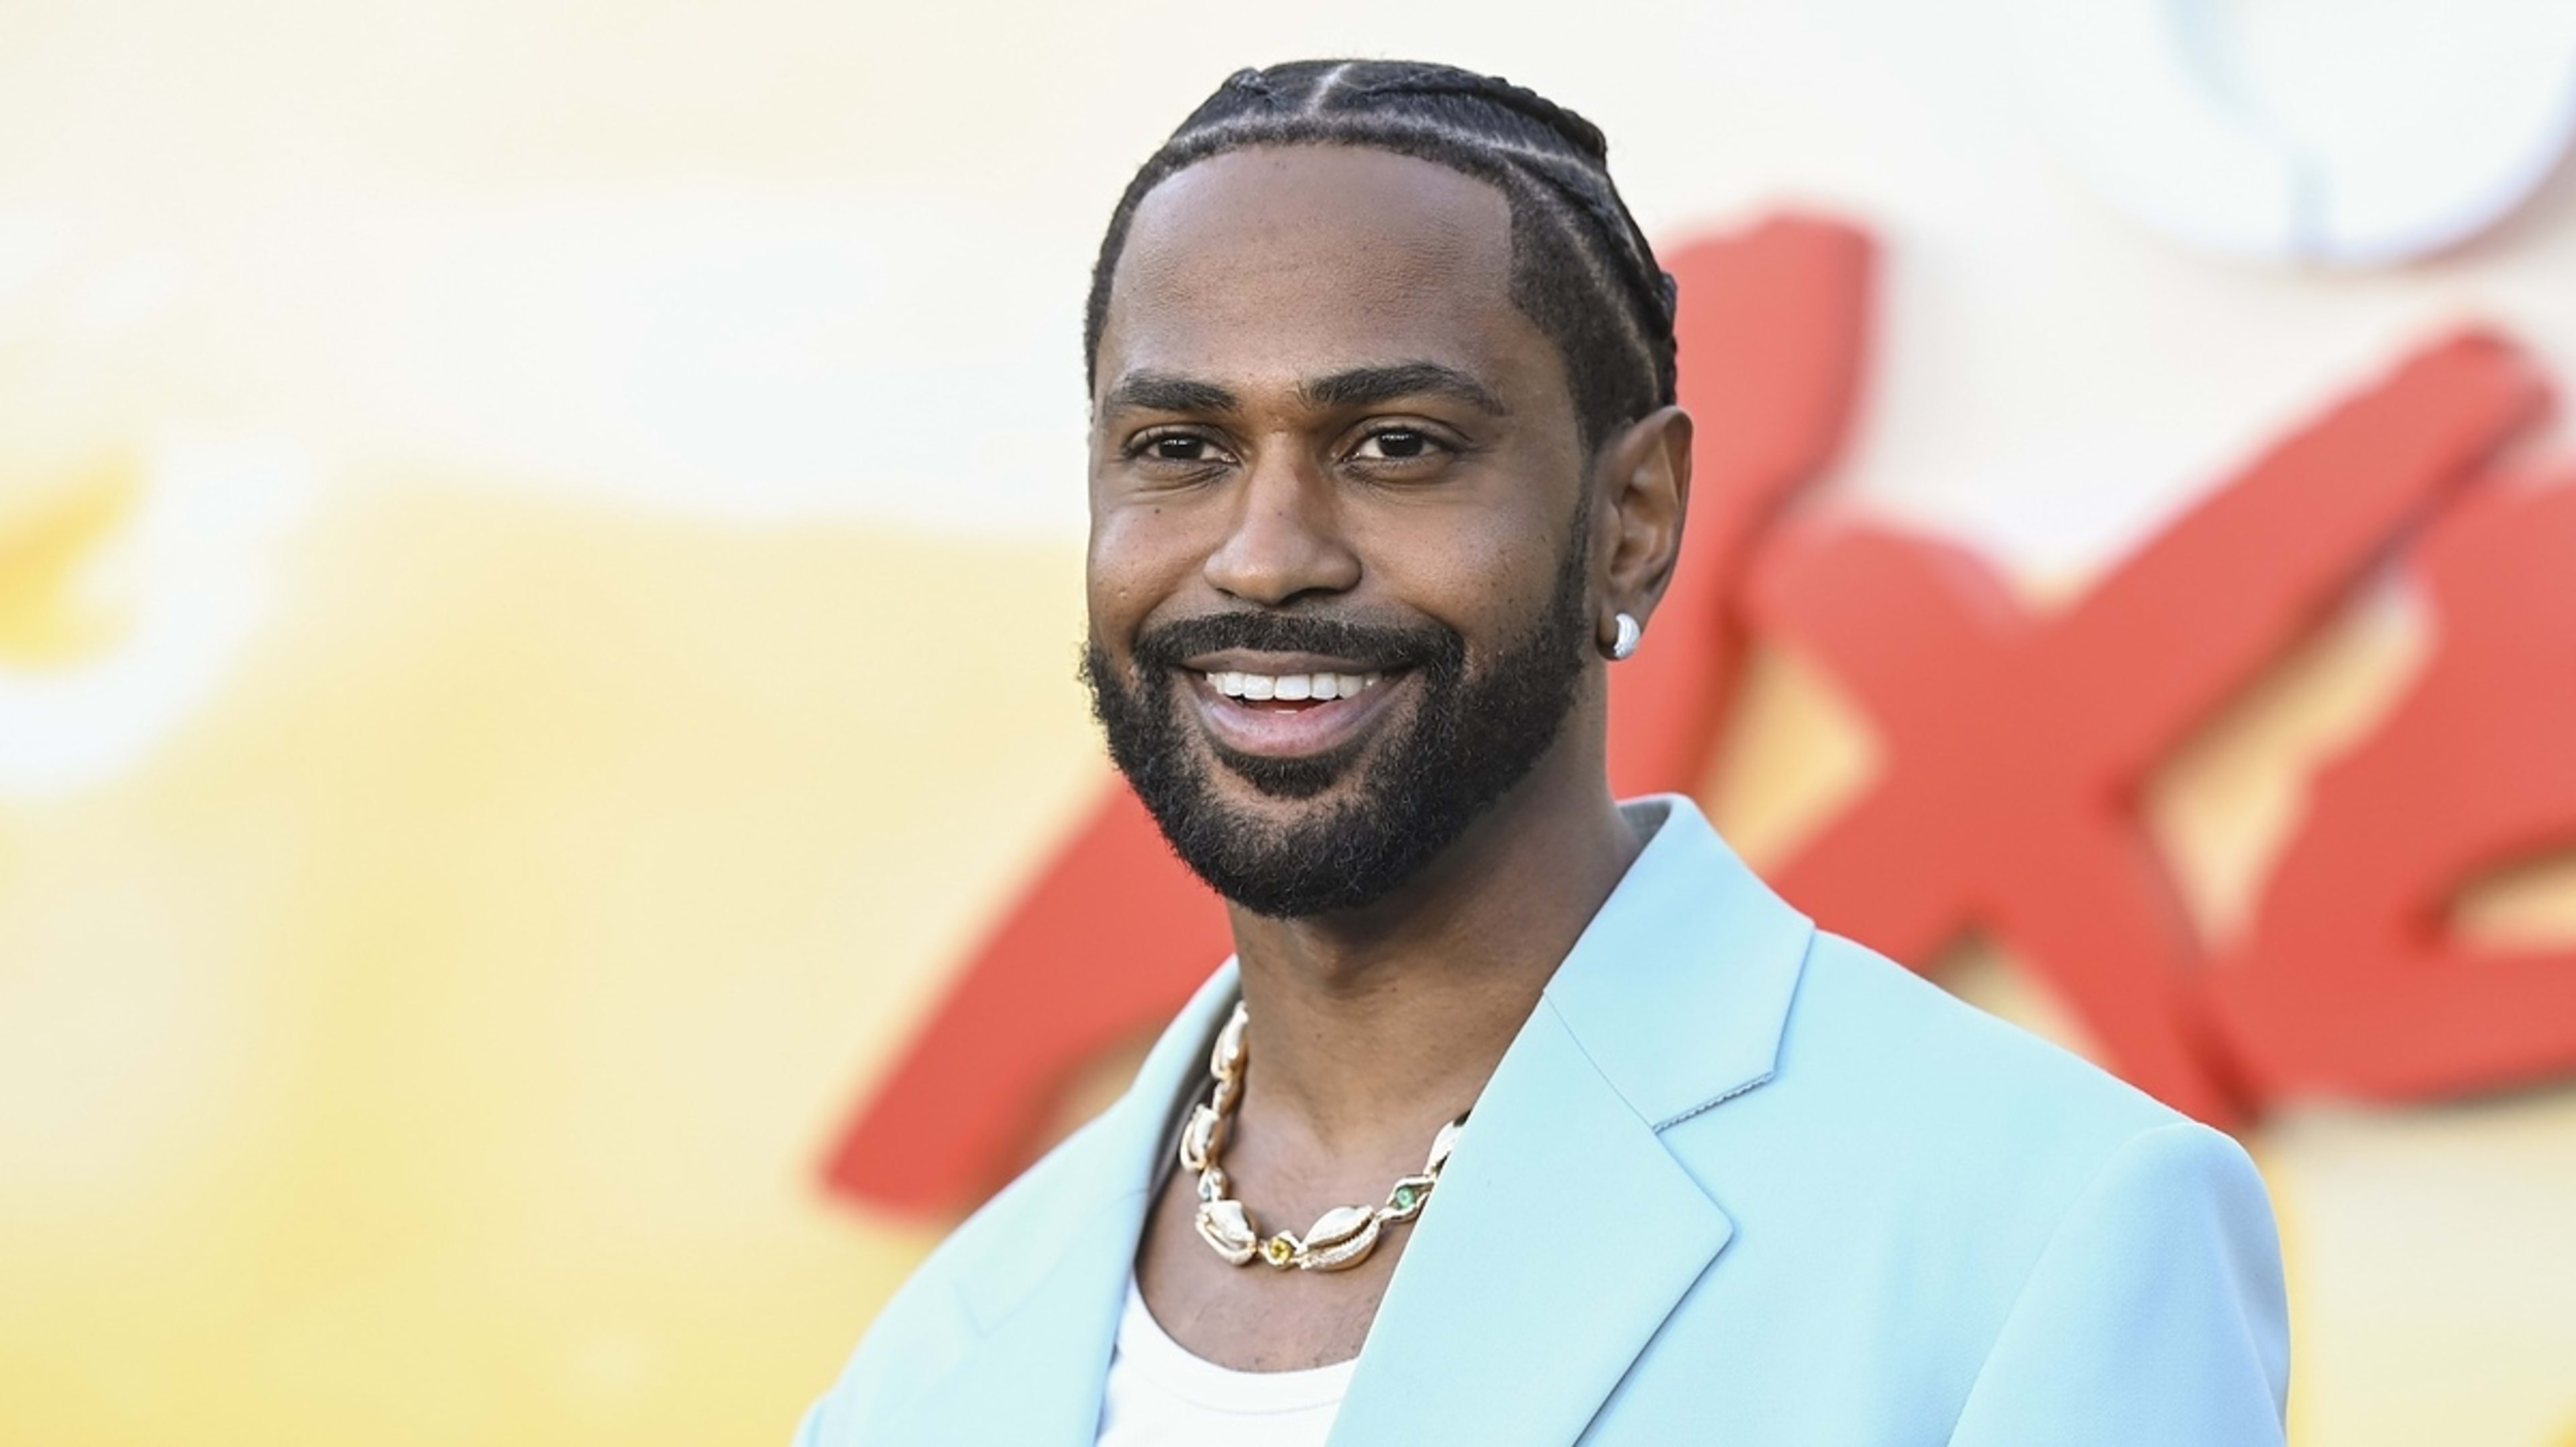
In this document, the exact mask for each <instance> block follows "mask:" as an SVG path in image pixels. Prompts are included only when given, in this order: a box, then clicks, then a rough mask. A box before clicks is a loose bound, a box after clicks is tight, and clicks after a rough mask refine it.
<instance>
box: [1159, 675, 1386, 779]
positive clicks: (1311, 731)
mask: <svg viewBox="0 0 2576 1447" xmlns="http://www.w3.org/2000/svg"><path fill="white" fill-rule="evenodd" d="M1181 674H1182V677H1183V678H1184V679H1185V680H1186V681H1187V682H1188V683H1189V685H1190V689H1189V692H1190V695H1191V698H1192V701H1193V702H1195V703H1196V704H1197V706H1198V714H1199V718H1200V721H1201V722H1202V723H1203V724H1205V725H1206V727H1207V730H1208V733H1209V734H1210V735H1211V736H1212V737H1213V738H1214V740H1215V742H1216V743H1218V744H1219V745H1221V746H1222V747H1223V748H1225V749H1227V750H1231V751H1233V752H1235V753H1239V754H1247V755H1252V756H1255V757H1259V758H1304V757H1310V756H1313V755H1317V754H1325V753H1330V752H1332V751H1333V750H1335V749H1340V748H1345V747H1348V746H1350V745H1352V744H1353V743H1355V742H1356V741H1357V740H1358V739H1359V738H1360V737H1361V735H1362V733H1363V732H1364V731H1365V730H1366V729H1367V728H1368V727H1369V725H1370V724H1371V723H1372V722H1373V721H1374V720H1375V719H1376V718H1377V716H1378V715H1380V714H1381V713H1383V712H1385V711H1386V708H1387V706H1388V704H1389V703H1390V701H1391V700H1392V699H1393V698H1394V696H1395V695H1397V694H1399V693H1402V692H1404V691H1405V685H1406V684H1407V682H1408V681H1409V680H1410V679H1411V677H1412V672H1411V670H1409V669H1402V668H1388V667H1375V666H1371V665H1368V664H1366V663H1362V662H1359V661H1356V660H1349V659H1328V658H1315V657H1306V656H1277V657H1273V658H1260V657H1254V656H1249V655H1243V656H1222V655H1220V656H1212V657H1209V658H1205V659H1193V660H1191V662H1190V665H1189V666H1188V667H1185V668H1183V669H1182V670H1181Z"/></svg>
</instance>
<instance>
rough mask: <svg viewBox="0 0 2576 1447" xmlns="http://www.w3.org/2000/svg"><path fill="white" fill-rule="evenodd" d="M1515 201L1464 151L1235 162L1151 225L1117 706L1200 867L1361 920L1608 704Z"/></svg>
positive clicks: (1196, 172)
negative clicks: (1366, 909) (1595, 689)
mask: <svg viewBox="0 0 2576 1447" xmlns="http://www.w3.org/2000/svg"><path fill="white" fill-rule="evenodd" d="M1510 233H1511V226H1510V215H1509V211H1508V208H1507V206H1506V205H1505V202H1504V200H1503V198H1502V196H1501V194H1500V193H1499V192H1497V191H1495V190H1494V189H1493V188H1491V187H1489V186H1487V185H1485V184H1483V183H1481V182H1479V181H1476V180H1474V179H1472V178H1469V177H1467V176H1464V175H1461V174H1459V173H1457V172H1455V171H1451V170H1449V169H1447V168H1445V167H1441V166H1437V165H1434V164H1432V163H1429V162H1425V161H1419V160H1415V159H1412V158H1410V157H1404V156H1397V155H1393V154H1390V153H1386V152H1380V151H1373V150H1365V149H1357V148H1346V147H1332V146H1305V147H1277V148H1260V149H1248V150H1243V151H1236V152H1230V153H1228V154H1225V155H1221V156H1218V157H1215V158H1213V159H1210V160H1208V161H1204V162H1201V163H1199V164H1198V165H1196V166H1193V167H1191V168H1189V169H1187V170H1185V171H1182V172H1181V173H1179V174H1177V175H1175V176H1173V177H1172V178H1171V179H1169V180H1167V181H1165V182H1164V183H1163V184H1162V185H1161V186H1160V187H1158V188H1157V189H1156V190H1155V191H1154V192H1153V193H1152V194H1151V195H1149V196H1148V197H1147V198H1146V200H1145V201H1144V203H1143V204H1142V205H1141V206H1140V207H1139V208H1138V210H1137V212H1136V215H1135V219H1134V224H1133V227H1132V229H1131V231H1130V232H1129V236H1128V241H1127V246H1126V250H1125V252H1124V254H1123V255H1122V257H1121V258H1120V261H1119V264H1118V270H1117V275H1116V277H1115V280H1114V282H1113V285H1112V288H1111V294H1110V305H1109V311H1108V316H1107V324H1106V326H1105V328H1104V330H1103V333H1102V337H1101V343H1100V354H1099V357H1098V359H1097V360H1098V368H1097V376H1098V385H1099V391H1098V393H1097V394H1096V395H1095V397H1094V398H1093V415H1094V422H1093V428H1092V452H1091V520H1092V528H1091V550H1090V573H1089V580H1090V605H1091V636H1090V644H1089V649H1088V653H1087V673H1088V675H1089V678H1090V682H1091V686H1092V693H1093V702H1094V707H1095V709H1096V711H1097V712H1098V714H1099V716H1100V719H1101V722H1102V724H1103V726H1104V728H1105V730H1106V732H1107V734H1108V737H1109V743H1110V749H1111V753H1112V754H1113V756H1114V757H1115V758H1116V759H1117V761H1118V763H1119V766H1120V767H1121V768H1122V769H1123V770H1124V771H1125V772H1126V773H1127V775H1128V777H1129V778H1130V779H1131V780H1132V781H1133V782H1134V783H1135V785H1136V788H1137V791H1138V793H1139V794H1140V796H1142V798H1143V799H1144V801H1145V803H1146V805H1147V806H1148V807H1149V808H1150V809H1151V810H1152V811H1153V813H1154V815H1155V818H1156V819H1157V821H1158V822H1159V823H1160V824H1161V826H1162V828H1163V830H1164V832H1165V834H1166V835H1167V836H1169V837H1170V839H1171V840H1172V843H1173V845H1174V847H1175V848H1176V849H1177V850H1178V851H1179V852H1180V854H1181V856H1182V857H1183V858H1184V859H1185V860H1186V861H1188V862H1189V864H1190V865H1191V867H1192V868H1194V869H1196V870H1197V871H1198V872H1199V873H1200V875H1201V876H1202V877H1204V878H1206V879H1207V880H1208V881H1209V882H1210V883H1211V884H1213V885H1214V886H1215V887H1216V888H1217V889H1218V890H1219V891H1220V892H1221V893H1223V894H1225V895H1226V896H1227V897H1228V898H1231V899H1233V900H1235V901H1237V902H1238V903H1241V904H1243V905H1245V906H1247V907H1249V908H1251V909H1253V910H1255V911H1257V912H1260V913H1264V914H1270V915H1276V916H1296V915H1310V914H1316V913H1321V912H1325V911H1329V910H1337V909H1348V908H1354V907H1357V906H1360V905H1364V904H1367V903H1369V902H1371V901H1372V900H1375V899H1376V898H1378V897H1380V896H1381V895H1383V894H1384V893H1385V892H1387V891H1388V890H1390V889H1392V888H1394V887H1395V886H1397V885H1399V884H1401V883H1403V882H1404V880H1405V879H1406V878H1408V877H1410V876H1412V875H1413V874H1414V873H1415V872H1416V871H1418V870H1419V869H1420V868H1422V866H1424V865H1425V864H1427V863H1428V862H1429V861H1430V860H1431V859H1432V858H1433V857H1435V856H1436V855H1437V854H1439V853H1440V852H1441V851H1442V850H1443V849H1445V848H1446V847H1447V846H1448V845H1449V844H1450V843H1451V842H1452V841H1454V840H1455V839H1456V838H1457V837H1458V836H1459V835H1460V834H1461V833H1463V832H1464V831H1465V830H1466V828H1467V827H1468V826H1469V825H1470V824H1472V823H1473V822H1474V820H1475V818H1476V817H1477V816H1478V815H1479V814H1481V813H1482V812H1484V811H1485V810H1486V809H1487V808H1489V807H1490V806H1491V805H1492V804H1493V803H1494V802H1495V800H1496V799H1497V798H1499V797H1501V796H1502V795H1503V794H1505V793H1506V792H1507V791H1508V790H1509V789H1510V788H1511V786H1512V785H1514V784H1515V783H1516V782H1518V781H1519V780H1520V779H1521V778H1522V777H1523V776H1525V775H1526V774H1527V773H1528V772H1529V770H1530V769H1531V768H1532V767H1533V765H1535V764H1536V763H1537V762H1538V761H1539V760H1540V759H1541V758H1542V757H1543V756H1545V755H1546V754H1547V752H1548V750H1549V748H1550V747H1551V745H1552V743H1553V742H1554V740H1555V739H1556V737H1557V735H1558V733H1559V729H1560V725H1561V724H1562V722H1563V720H1564V719H1565V717H1566V715H1567V713H1568V712H1569V710H1571V709H1572V708H1573V707H1574V705H1575V704H1576V702H1577V701H1578V700H1579V699H1581V698H1582V697H1584V695H1585V685H1586V680H1587V679H1588V678H1590V677H1591V676H1592V675H1591V674H1590V672H1589V669H1588V664H1587V659H1588V657H1589V654H1590V647H1591V643H1590V640H1591V637H1592V632H1593V625H1592V619H1591V615H1592V605H1591V589H1590V565H1589V558H1588V547H1587V542H1588V539H1589V528H1588V526H1587V523H1588V519H1589V517H1590V506H1589V493H1588V490H1587V489H1586V488H1585V486H1584V478H1583V471H1584V462H1585V459H1584V456H1583V453H1582V448H1581V446H1580V445H1579V443H1578V441H1577V428H1576V423H1575V416H1574V411H1573V403H1572V400H1571V398H1570V396H1569V393H1568V389H1567V386H1566V382H1565V374H1564V369H1563V364H1562V363H1561V361H1560V360H1559V357H1558V354H1557V352H1556V349H1555V348H1554V346H1553V345H1551V344H1550V342H1549V341H1548V339H1547V337H1546V336H1545V335H1544V334H1543V333H1541V332H1540V331H1539V330H1538V328H1537V327H1536V326H1535V325H1534V324H1533V323H1532V322H1530V321H1529V319H1528V318H1527V317H1526V316H1525V315H1523V314H1522V313H1521V312H1520V311H1519V310H1518V309H1517V308H1516V307H1515V306H1514V305H1513V304H1512V301H1511V297H1510V274H1511V244H1510Z"/></svg>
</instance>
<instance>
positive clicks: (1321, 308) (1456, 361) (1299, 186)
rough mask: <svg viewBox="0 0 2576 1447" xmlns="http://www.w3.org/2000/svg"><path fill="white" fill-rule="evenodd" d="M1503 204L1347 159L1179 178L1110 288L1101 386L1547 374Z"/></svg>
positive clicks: (1261, 159) (1467, 185)
mask: <svg viewBox="0 0 2576 1447" xmlns="http://www.w3.org/2000/svg"><path fill="white" fill-rule="evenodd" d="M1511 260H1512V258H1511V209H1510V206H1509V205H1508V204H1507V203H1506V202H1505V201H1504V199H1503V195H1502V193H1501V191H1499V190H1497V189H1496V188H1495V187H1493V186H1491V185H1489V184H1487V183H1485V182H1483V181H1480V180H1478V179H1476V178H1474V177H1472V176H1468V175H1466V174H1464V173H1462V172H1459V171H1455V170H1452V169H1450V168H1449V167H1446V166H1442V165H1438V164H1436V163H1434V162H1430V161H1425V160H1420V159H1417V158H1415V157H1411V156H1403V155H1397V154H1395V153H1393V152H1388V151H1378V150H1371V149H1366V148H1363V147H1356V146H1333V145H1310V146H1258V147H1248V148H1245V149H1243V150H1237V151H1229V152H1225V153H1223V154H1221V155H1217V156H1214V157H1211V158H1209V159H1207V160H1205V161H1201V162H1198V163H1197V164H1195V165H1192V166H1189V167H1187V168H1185V169H1183V170H1181V171H1179V172H1177V173H1175V174H1174V175H1173V176H1171V177H1170V178H1169V179H1167V180H1165V181H1164V182H1163V183H1162V184H1161V185H1159V186H1157V187H1156V188H1154V190H1153V191H1152V192H1151V193H1150V194H1148V195H1147V196H1146V197H1145V199H1144V201H1143V202H1142V203H1141V204H1140V205H1139V206H1138V207H1137V209H1136V214H1135V217H1134V219H1133V221H1132V222H1131V223H1130V226H1129V230H1128V235H1127V243H1126V248H1125V250H1124V251H1123V252H1122V253H1121V254H1120V257H1119V260H1118V266H1117V270H1116V272H1115V274H1114V275H1113V277H1112V280H1111V284H1110V296H1109V310H1108V315H1107V317H1106V319H1105V325H1104V326H1103V329H1102V332H1101V343H1100V357H1099V378H1100V382H1101V385H1102V386H1103V387H1104V388H1106V387H1109V386H1113V385H1115V383H1116V381H1117V379H1118V378H1119V377H1120V376H1121V375H1123V374H1125V373H1127V372H1131V371H1137V370H1153V371H1160V372H1172V373H1178V374H1182V375H1189V376H1204V377H1209V378H1211V379H1215V378H1226V379H1233V380H1239V381H1245V382H1251V381H1256V380H1259V379H1267V378H1277V379H1282V380H1286V379H1293V378H1296V377H1300V376H1316V375H1322V374H1327V373H1331V372H1335V371H1339V370H1342V369H1344V368H1347V367H1351V366H1355V365H1374V364H1386V363H1395V362H1405V361H1422V360H1428V361H1437V362H1443V363H1447V364H1449V365H1452V366H1457V367H1460V368H1462V369H1465V370H1468V371H1470V372H1471V373H1473V374H1475V375H1477V376H1480V377H1486V378H1491V379H1495V380H1498V381H1504V382H1510V381H1514V380H1519V378H1518V376H1517V374H1520V373H1525V372H1530V371H1532V370H1533V369H1535V370H1537V371H1538V372H1539V373H1541V374H1542V375H1543V374H1544V372H1545V370H1546V367H1547V365H1548V364H1550V363H1552V362H1553V355H1552V353H1551V352H1550V350H1549V348H1548V346H1547V343H1546V339H1545V337H1544V336H1543V335H1542V334H1541V333H1540V332H1539V331H1538V330H1537V328H1536V327H1535V326H1534V325H1533V324H1532V323H1531V322H1530V321H1529V319H1528V318H1527V317H1525V316H1523V315H1522V314H1521V312H1520V311H1519V309H1518V308H1517V307H1516V306H1514V304H1513V302H1512V298H1511Z"/></svg>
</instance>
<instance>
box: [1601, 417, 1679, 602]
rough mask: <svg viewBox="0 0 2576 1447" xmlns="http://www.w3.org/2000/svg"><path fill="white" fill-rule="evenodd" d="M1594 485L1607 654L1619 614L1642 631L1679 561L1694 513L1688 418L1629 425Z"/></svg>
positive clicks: (1607, 449) (1608, 450)
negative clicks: (1684, 531) (1686, 527)
mask: <svg viewBox="0 0 2576 1447" xmlns="http://www.w3.org/2000/svg"><path fill="white" fill-rule="evenodd" d="M1594 477H1595V479H1596V485H1595V489H1594V496H1595V499H1596V501H1595V504H1594V506H1595V509H1596V510H1595V512H1594V513H1593V520H1594V524H1595V526H1594V529H1593V551H1594V552H1595V553H1596V554H1598V555H1599V557H1600V562H1599V566H1600V568H1601V572H1600V573H1599V574H1598V576H1599V577H1600V579H1601V591H1600V594H1599V601H1598V603H1597V605H1596V606H1597V608H1598V610H1599V613H1600V616H1599V617H1598V618H1597V619H1595V620H1594V624H1593V626H1594V630H1595V631H1596V632H1597V633H1598V635H1599V636H1600V639H1601V641H1602V647H1603V651H1605V652H1607V651H1608V648H1609V642H1610V640H1611V639H1612V638H1613V637H1614V636H1615V634H1616V631H1617V628H1616V623H1615V621H1614V620H1616V618H1617V617H1618V615H1619V614H1621V613H1627V614H1631V615H1633V616H1634V617H1635V618H1636V620H1637V621H1638V622H1639V623H1641V624H1642V623H1645V622H1647V621H1648V620H1650V619H1651V618H1652V617H1653V616H1654V612H1655V604H1656V602H1657V601H1658V600H1660V599H1661V598H1662V597H1663V596H1664V586H1665V585H1666V584H1668V583H1670V582H1671V581H1672V577H1673V564H1674V562H1675V560H1676V559H1678V558H1679V557H1680V556H1681V550H1682V522H1683V519H1684V517H1685V516H1686V515H1687V514H1688V512H1689V510H1690V481H1691V419H1690V414H1689V413H1687V412H1684V411H1683V410H1682V409H1680V408H1679V407H1664V408H1660V409H1658V410H1656V411H1653V412H1649V413H1647V414H1646V415H1645V416H1643V417H1641V418H1639V419H1637V420H1636V421H1634V422H1632V423H1630V424H1628V426H1627V427H1625V428H1623V429H1622V430H1621V431H1620V432H1619V433H1618V435H1616V436H1614V437H1612V438H1611V439H1610V440H1609V442H1608V443H1607V444H1605V445H1604V446H1603V447H1602V449H1601V451H1600V453H1599V454H1598V456H1597V461H1596V464H1595V468H1594Z"/></svg>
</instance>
